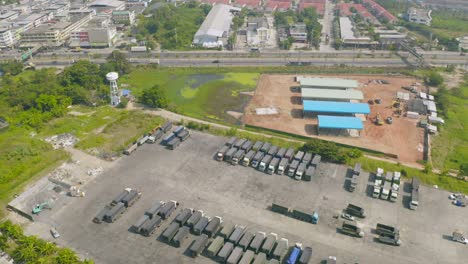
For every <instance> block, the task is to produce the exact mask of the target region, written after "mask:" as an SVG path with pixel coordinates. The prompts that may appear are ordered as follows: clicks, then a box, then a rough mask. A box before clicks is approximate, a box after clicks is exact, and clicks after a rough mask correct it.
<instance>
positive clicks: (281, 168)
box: [276, 158, 289, 175]
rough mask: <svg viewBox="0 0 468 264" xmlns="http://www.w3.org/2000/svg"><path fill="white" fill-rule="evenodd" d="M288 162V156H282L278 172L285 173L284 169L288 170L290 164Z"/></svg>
mask: <svg viewBox="0 0 468 264" xmlns="http://www.w3.org/2000/svg"><path fill="white" fill-rule="evenodd" d="M288 163H289V159H288V158H282V159H281V161H280V163H279V165H278V169H277V170H276V173H278V174H279V175H282V174H284V171H285V170H286V167H287V166H288Z"/></svg>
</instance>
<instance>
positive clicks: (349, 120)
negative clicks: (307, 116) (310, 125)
mask: <svg viewBox="0 0 468 264" xmlns="http://www.w3.org/2000/svg"><path fill="white" fill-rule="evenodd" d="M318 126H319V128H334V129H358V130H362V129H363V128H364V126H363V124H362V120H361V119H359V118H357V117H347V116H325V115H319V116H318Z"/></svg>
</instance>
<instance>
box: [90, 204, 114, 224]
mask: <svg viewBox="0 0 468 264" xmlns="http://www.w3.org/2000/svg"><path fill="white" fill-rule="evenodd" d="M111 208H112V207H111V206H110V205H106V206H104V208H103V209H102V210H101V211H99V212H98V213H97V214H96V216H95V217H94V218H93V222H94V223H96V224H100V223H102V220H104V216H105V215H106V214H107V212H109V210H110V209H111Z"/></svg>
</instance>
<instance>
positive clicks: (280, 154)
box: [275, 148, 286, 159]
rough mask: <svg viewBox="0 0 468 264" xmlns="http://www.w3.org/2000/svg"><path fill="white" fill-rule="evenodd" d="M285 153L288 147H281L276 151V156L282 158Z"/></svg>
mask: <svg viewBox="0 0 468 264" xmlns="http://www.w3.org/2000/svg"><path fill="white" fill-rule="evenodd" d="M284 154H286V148H280V149H279V150H278V152H276V154H275V157H277V158H279V159H282V158H283V157H284Z"/></svg>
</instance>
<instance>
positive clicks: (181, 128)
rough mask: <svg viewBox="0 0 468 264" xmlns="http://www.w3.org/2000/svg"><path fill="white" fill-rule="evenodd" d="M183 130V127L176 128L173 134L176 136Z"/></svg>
mask: <svg viewBox="0 0 468 264" xmlns="http://www.w3.org/2000/svg"><path fill="white" fill-rule="evenodd" d="M184 130H185V127H184V126H177V127H176V128H175V129H174V134H175V135H176V136H177V135H179V134H180V133H182V131H184Z"/></svg>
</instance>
